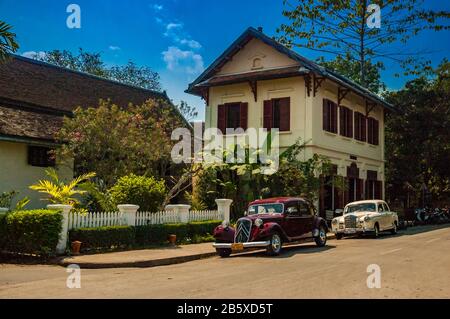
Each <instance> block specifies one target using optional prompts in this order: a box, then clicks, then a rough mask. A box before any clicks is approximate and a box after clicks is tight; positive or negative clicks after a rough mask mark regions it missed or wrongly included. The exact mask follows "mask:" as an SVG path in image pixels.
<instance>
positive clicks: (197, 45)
mask: <svg viewBox="0 0 450 319" xmlns="http://www.w3.org/2000/svg"><path fill="white" fill-rule="evenodd" d="M180 43H181V44H186V45H187V46H188V47H190V48H191V49H200V48H201V47H202V45H201V44H200V43H199V42H198V41H195V40H188V39H182V40H180Z"/></svg>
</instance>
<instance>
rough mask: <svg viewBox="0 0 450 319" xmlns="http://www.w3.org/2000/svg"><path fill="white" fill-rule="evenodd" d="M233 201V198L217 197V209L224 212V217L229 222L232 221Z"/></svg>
mask: <svg viewBox="0 0 450 319" xmlns="http://www.w3.org/2000/svg"><path fill="white" fill-rule="evenodd" d="M232 202H233V200H232V199H226V198H221V199H216V203H217V211H218V212H219V213H222V214H223V217H224V218H223V219H224V220H226V221H227V222H230V207H231V203H232Z"/></svg>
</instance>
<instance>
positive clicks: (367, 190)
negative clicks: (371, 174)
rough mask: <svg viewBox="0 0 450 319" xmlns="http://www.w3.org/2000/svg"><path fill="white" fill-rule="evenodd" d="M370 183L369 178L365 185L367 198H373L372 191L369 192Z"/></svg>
mask: <svg viewBox="0 0 450 319" xmlns="http://www.w3.org/2000/svg"><path fill="white" fill-rule="evenodd" d="M369 183H370V182H369V180H366V182H365V184H366V185H364V191H365V196H366V199H372V198H371V195H370V192H369Z"/></svg>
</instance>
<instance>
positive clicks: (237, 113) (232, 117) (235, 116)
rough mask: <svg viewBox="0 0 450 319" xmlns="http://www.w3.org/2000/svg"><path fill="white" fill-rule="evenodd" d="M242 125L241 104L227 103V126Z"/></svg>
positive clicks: (236, 126) (235, 126)
mask: <svg viewBox="0 0 450 319" xmlns="http://www.w3.org/2000/svg"><path fill="white" fill-rule="evenodd" d="M240 126H241V105H240V104H229V105H227V128H234V129H236V128H238V127H240Z"/></svg>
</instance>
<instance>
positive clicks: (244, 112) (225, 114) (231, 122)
mask: <svg viewBox="0 0 450 319" xmlns="http://www.w3.org/2000/svg"><path fill="white" fill-rule="evenodd" d="M247 121H248V103H228V104H222V105H219V106H218V111H217V128H218V129H220V131H221V132H222V133H223V134H226V129H227V128H231V129H237V128H242V129H244V130H246V129H247Z"/></svg>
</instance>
